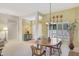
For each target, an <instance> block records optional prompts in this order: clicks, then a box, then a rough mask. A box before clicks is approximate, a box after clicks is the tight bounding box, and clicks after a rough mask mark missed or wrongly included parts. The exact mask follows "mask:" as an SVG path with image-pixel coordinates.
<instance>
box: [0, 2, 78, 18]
mask: <svg viewBox="0 0 79 59" xmlns="http://www.w3.org/2000/svg"><path fill="white" fill-rule="evenodd" d="M76 6H79V4H78V3H52V12H55V11H60V10H64V9H69V8H73V7H76ZM49 7H50V5H49V3H0V13H6V14H11V15H17V16H23V17H25V18H26V17H28V16H33V15H35V14H36V13H37V12H38V11H39V12H41V13H43V14H44V13H49V10H50V9H49Z"/></svg>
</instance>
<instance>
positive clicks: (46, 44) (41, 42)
mask: <svg viewBox="0 0 79 59" xmlns="http://www.w3.org/2000/svg"><path fill="white" fill-rule="evenodd" d="M60 41H61V39H60V38H51V40H50V42H49V41H48V39H40V40H33V43H34V46H37V44H39V45H40V46H44V47H45V48H47V47H48V48H49V49H50V55H52V47H53V46H55V45H57V44H58V43H59V42H60Z"/></svg>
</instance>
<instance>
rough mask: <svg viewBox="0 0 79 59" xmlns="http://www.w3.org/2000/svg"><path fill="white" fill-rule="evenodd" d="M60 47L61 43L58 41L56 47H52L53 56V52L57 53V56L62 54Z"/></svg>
mask: <svg viewBox="0 0 79 59" xmlns="http://www.w3.org/2000/svg"><path fill="white" fill-rule="evenodd" d="M61 45H62V41H60V42H59V43H58V44H57V45H54V46H52V47H51V48H53V54H55V52H56V51H55V50H57V51H58V55H59V56H60V54H61V53H62V51H61Z"/></svg>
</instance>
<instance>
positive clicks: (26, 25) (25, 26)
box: [22, 20, 32, 34]
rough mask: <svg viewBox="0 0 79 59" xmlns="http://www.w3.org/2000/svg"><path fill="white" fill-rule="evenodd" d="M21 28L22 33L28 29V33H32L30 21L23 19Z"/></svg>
mask: <svg viewBox="0 0 79 59" xmlns="http://www.w3.org/2000/svg"><path fill="white" fill-rule="evenodd" d="M22 24H23V25H22V27H23V28H22V29H23V34H25V33H27V31H29V33H30V34H32V25H31V21H28V20H27V21H25V20H23V22H22Z"/></svg>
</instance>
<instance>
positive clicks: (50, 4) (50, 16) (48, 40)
mask: <svg viewBox="0 0 79 59" xmlns="http://www.w3.org/2000/svg"><path fill="white" fill-rule="evenodd" d="M49 13H50V14H49V17H50V18H49V30H51V3H50V12H49ZM48 41H49V42H50V41H51V39H50V31H49V37H48Z"/></svg>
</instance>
